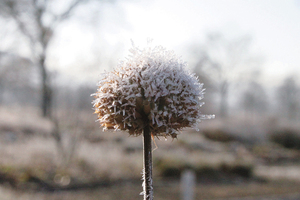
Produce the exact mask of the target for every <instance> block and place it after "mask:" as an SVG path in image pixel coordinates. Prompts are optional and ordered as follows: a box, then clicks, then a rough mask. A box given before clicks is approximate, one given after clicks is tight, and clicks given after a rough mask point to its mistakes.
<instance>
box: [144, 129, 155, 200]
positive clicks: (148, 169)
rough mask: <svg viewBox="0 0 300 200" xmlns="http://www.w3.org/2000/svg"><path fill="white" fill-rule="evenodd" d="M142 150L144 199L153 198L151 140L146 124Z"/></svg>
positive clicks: (150, 199)
mask: <svg viewBox="0 0 300 200" xmlns="http://www.w3.org/2000/svg"><path fill="white" fill-rule="evenodd" d="M143 150H144V170H143V178H144V183H143V189H144V200H153V182H152V141H151V133H150V127H149V126H148V125H147V126H146V127H145V128H144V133H143Z"/></svg>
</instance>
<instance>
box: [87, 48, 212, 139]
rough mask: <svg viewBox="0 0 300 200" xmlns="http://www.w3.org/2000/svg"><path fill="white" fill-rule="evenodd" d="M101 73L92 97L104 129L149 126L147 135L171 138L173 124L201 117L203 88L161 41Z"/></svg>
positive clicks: (134, 129) (135, 50) (185, 124)
mask: <svg viewBox="0 0 300 200" xmlns="http://www.w3.org/2000/svg"><path fill="white" fill-rule="evenodd" d="M130 52H131V55H130V56H129V57H128V58H127V59H126V60H124V61H122V62H120V63H119V64H118V67H117V68H116V69H115V70H113V71H111V72H108V73H104V74H103V76H102V78H101V80H100V81H99V84H98V90H97V92H96V93H95V94H93V95H94V96H95V98H96V99H95V100H94V101H93V104H94V108H95V113H97V114H98V120H99V122H100V124H101V126H103V127H104V129H115V130H128V131H129V134H130V135H140V134H141V133H142V131H143V128H144V127H145V126H147V125H148V126H150V130H151V133H152V135H153V136H171V137H173V138H176V136H177V133H178V131H179V130H181V129H182V128H185V127H194V126H196V125H197V123H198V122H200V120H201V119H204V118H210V117H212V116H206V115H202V114H201V112H200V107H201V106H202V105H203V102H201V99H202V98H203V94H204V89H203V84H201V83H199V81H198V79H197V77H196V76H195V75H194V74H191V73H190V72H189V71H188V70H187V69H186V63H185V62H183V61H182V60H181V59H179V58H178V57H177V56H176V55H175V54H174V53H173V52H172V51H168V50H166V49H165V48H163V47H161V46H156V47H147V48H144V49H139V48H137V47H135V46H133V47H132V49H131V50H130Z"/></svg>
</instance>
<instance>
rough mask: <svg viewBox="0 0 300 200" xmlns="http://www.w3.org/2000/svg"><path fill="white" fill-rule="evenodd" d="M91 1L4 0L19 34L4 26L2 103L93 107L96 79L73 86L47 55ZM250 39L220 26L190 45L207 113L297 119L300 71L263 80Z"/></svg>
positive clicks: (0, 14) (7, 20) (45, 108)
mask: <svg viewBox="0 0 300 200" xmlns="http://www.w3.org/2000/svg"><path fill="white" fill-rule="evenodd" d="M92 1H93V0H70V1H64V3H63V4H62V5H61V6H60V9H57V5H58V4H59V3H60V2H59V1H50V0H22V1H18V0H0V24H1V25H4V24H6V25H7V24H9V25H10V26H14V27H15V34H11V33H9V34H8V33H7V32H6V31H7V30H4V29H3V30H1V31H0V36H1V37H0V38H1V39H0V40H1V45H0V104H1V105H4V106H5V105H12V104H19V105H22V106H23V105H30V106H39V107H40V110H41V114H42V116H44V117H51V113H52V112H51V110H52V109H53V108H58V109H59V108H63V107H65V108H66V107H70V105H72V106H71V107H72V108H74V109H78V110H91V101H92V98H91V97H90V94H91V93H94V92H95V89H96V88H95V86H94V83H89V82H86V83H85V84H82V85H78V86H76V87H74V86H73V85H72V86H68V85H62V84H60V83H59V82H57V81H56V82H55V80H56V79H55V77H56V75H55V74H54V73H52V72H51V71H50V70H49V69H48V66H47V62H45V61H46V59H47V56H48V54H49V46H50V44H51V41H52V40H53V38H55V37H56V36H57V32H56V29H57V27H58V26H59V24H61V23H63V22H64V21H66V20H69V19H70V18H72V17H73V15H72V14H74V12H75V11H76V9H77V8H79V7H80V6H82V5H86V4H88V3H90V2H92ZM94 1H97V0H94ZM99 1H100V0H99ZM108 2H113V1H108ZM7 27H8V26H7ZM20 38H21V40H20ZM10 41H17V42H10ZM20 41H22V42H20ZM251 42H252V40H251V37H250V36H248V35H246V36H239V37H235V38H228V37H226V36H225V35H224V34H222V33H220V32H215V33H210V34H208V35H207V37H206V39H205V40H204V41H203V43H201V44H194V45H193V46H189V52H190V53H189V54H190V58H191V62H189V63H190V66H192V69H193V70H194V72H195V73H196V74H197V75H198V76H199V77H200V78H199V79H200V81H201V82H204V84H205V88H206V91H207V93H206V95H205V99H204V101H205V102H206V105H205V106H204V107H203V113H214V114H216V116H217V118H227V117H230V116H231V115H234V114H237V113H243V114H244V115H247V116H248V117H250V118H255V116H257V115H260V116H274V115H275V116H278V117H281V118H286V119H289V120H298V119H299V114H298V113H299V106H300V105H299V90H300V89H299V85H298V84H297V82H296V80H297V77H296V76H288V77H286V78H285V79H284V81H283V82H282V83H281V85H280V86H278V87H277V88H270V87H269V86H267V85H263V84H261V82H260V69H261V68H262V67H263V58H262V56H260V55H255V54H254V53H253V52H252V51H251V44H252V43H251ZM24 44H25V46H27V50H29V52H30V53H29V54H28V55H29V56H28V57H25V56H23V55H22V54H21V53H16V51H11V49H10V48H20V46H21V45H24ZM97 64H98V63H95V65H97ZM58 73H59V72H58Z"/></svg>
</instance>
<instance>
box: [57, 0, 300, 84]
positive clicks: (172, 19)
mask: <svg viewBox="0 0 300 200" xmlns="http://www.w3.org/2000/svg"><path fill="white" fill-rule="evenodd" d="M99 18H101V19H99V23H98V22H96V24H97V23H98V25H99V26H100V27H99V38H100V39H99V38H97V39H96V40H97V41H98V42H99V41H101V44H102V45H103V47H105V48H106V49H107V51H112V50H111V49H114V50H115V49H116V48H117V49H118V54H117V55H116V59H120V57H118V56H125V55H127V53H128V48H130V45H131V43H130V40H131V39H132V40H134V41H135V43H136V44H138V45H139V46H143V45H145V44H146V39H147V38H152V39H153V40H154V43H155V44H160V45H163V46H165V47H167V48H168V49H174V50H175V51H176V52H178V53H179V54H182V55H183V57H184V56H185V52H183V51H182V50H183V49H185V47H186V46H187V45H190V44H193V43H199V44H201V43H202V42H204V39H205V35H206V34H207V33H209V32H215V31H220V32H222V33H224V34H225V35H226V36H228V37H232V38H234V37H240V36H243V35H250V36H251V37H252V39H253V40H252V52H254V53H255V54H258V55H262V56H263V57H264V58H265V62H264V65H263V69H262V72H263V77H264V80H265V81H266V82H276V83H275V84H277V83H278V82H280V80H281V79H282V77H284V76H283V75H289V74H297V75H298V76H299V75H300V0H185V1H183V0H152V1H147V0H140V1H138V0H123V1H118V2H117V3H116V5H107V4H106V5H105V6H104V7H103V12H102V13H101V14H99ZM67 28H69V29H70V30H73V34H72V36H70V34H68V32H67V31H65V30H64V31H63V32H62V33H63V34H62V37H61V38H62V39H61V41H60V43H61V45H65V46H66V48H69V49H68V50H67V52H69V55H71V57H73V58H74V56H75V57H76V55H79V54H80V55H85V54H84V52H83V50H84V49H90V45H92V44H93V43H95V37H94V36H92V35H91V33H89V29H87V30H82V27H80V26H78V25H77V26H76V25H72V24H69V26H66V29H67ZM64 34H65V36H64ZM67 36H68V38H69V39H68V41H65V40H64V38H65V37H67ZM87 36H88V37H87ZM63 40H64V41H63ZM72 43H73V45H77V47H78V45H79V46H80V47H81V48H76V47H75V46H72ZM61 51H63V50H60V51H59V50H58V51H57V53H63V52H61ZM64 52H66V51H65V50H64ZM104 54H105V53H104ZM187 62H188V60H187ZM62 63H63V64H64V65H67V63H68V62H67V61H65V62H62ZM277 80H278V81H277Z"/></svg>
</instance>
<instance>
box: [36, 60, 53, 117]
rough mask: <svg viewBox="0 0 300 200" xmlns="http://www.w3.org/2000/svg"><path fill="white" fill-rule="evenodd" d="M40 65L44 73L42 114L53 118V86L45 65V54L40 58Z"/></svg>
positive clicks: (42, 73)
mask: <svg viewBox="0 0 300 200" xmlns="http://www.w3.org/2000/svg"><path fill="white" fill-rule="evenodd" d="M39 65H40V66H39V67H40V70H41V75H42V88H41V89H42V91H41V92H42V99H41V110H42V116H43V117H48V118H51V107H52V105H51V104H52V88H51V86H50V83H49V77H48V73H47V69H46V66H45V56H44V55H42V56H41V58H40V60H39Z"/></svg>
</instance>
